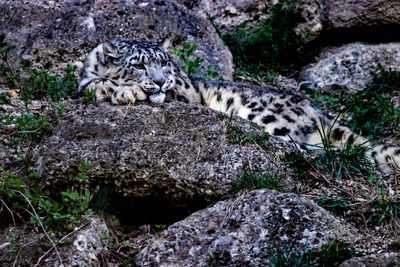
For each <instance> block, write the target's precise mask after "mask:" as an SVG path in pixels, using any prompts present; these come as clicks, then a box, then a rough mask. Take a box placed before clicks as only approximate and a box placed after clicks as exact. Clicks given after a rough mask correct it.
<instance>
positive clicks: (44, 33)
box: [0, 0, 233, 79]
mask: <svg viewBox="0 0 400 267" xmlns="http://www.w3.org/2000/svg"><path fill="white" fill-rule="evenodd" d="M0 14H1V16H0V25H1V28H0V33H5V34H7V41H8V42H9V43H13V44H15V45H16V50H15V53H14V54H13V56H14V57H13V59H12V60H11V61H12V62H17V63H18V62H20V60H21V58H24V59H29V60H30V61H31V62H33V64H34V66H36V67H44V68H46V69H50V70H51V71H55V72H58V71H60V70H64V68H65V66H66V65H67V63H68V64H77V65H78V67H82V66H83V64H82V63H83V62H84V59H85V57H86V55H87V53H88V52H89V51H90V50H91V49H93V48H94V47H95V46H96V45H97V44H99V43H101V42H103V41H106V40H110V39H113V38H133V39H146V40H150V41H161V40H163V39H164V38H169V39H170V40H171V44H172V46H178V47H179V45H180V44H181V43H182V42H184V41H186V40H189V41H190V42H192V43H196V44H197V45H198V49H197V51H196V52H195V56H199V57H202V58H203V59H205V61H206V63H203V65H204V66H203V67H204V69H207V66H210V65H212V66H213V67H214V69H215V70H216V71H217V72H218V73H219V74H220V75H223V76H224V78H225V79H230V78H231V77H232V72H233V64H232V56H231V54H230V52H229V50H228V49H227V48H226V47H225V46H224V45H223V43H222V41H221V40H220V38H219V37H218V35H217V34H216V33H215V31H214V29H213V27H212V26H211V24H210V23H209V22H208V21H206V20H203V19H201V18H199V17H197V16H195V15H194V14H192V13H191V12H188V11H187V10H186V9H185V8H184V7H182V6H179V5H176V4H174V3H172V2H171V1H157V0H149V1H124V0H113V1H108V0H96V1H86V0H74V1H44V0H40V1H36V0H26V1H5V0H0Z"/></svg>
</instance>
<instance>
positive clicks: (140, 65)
mask: <svg viewBox="0 0 400 267" xmlns="http://www.w3.org/2000/svg"><path fill="white" fill-rule="evenodd" d="M133 67H134V68H135V69H138V70H144V69H146V67H145V66H144V65H143V64H134V65H133Z"/></svg>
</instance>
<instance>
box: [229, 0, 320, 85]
mask: <svg viewBox="0 0 400 267" xmlns="http://www.w3.org/2000/svg"><path fill="white" fill-rule="evenodd" d="M297 2H298V1H297V0H287V1H282V2H280V3H277V4H276V5H274V6H273V7H272V8H271V10H270V16H269V17H268V18H267V19H265V20H264V21H263V22H262V23H261V25H259V26H258V27H257V28H255V29H249V28H248V27H247V24H246V22H245V23H242V24H241V25H240V26H239V27H237V28H236V30H235V32H234V33H227V34H224V35H223V36H222V39H223V40H224V42H225V44H226V45H227V46H228V47H229V49H230V50H231V52H232V55H233V60H234V63H235V65H236V71H237V74H239V75H243V74H244V75H246V76H249V75H250V76H253V77H254V76H262V77H265V78H267V79H269V80H270V79H271V78H272V77H276V75H277V73H282V74H291V73H293V70H294V69H296V68H298V67H300V66H301V65H302V64H303V63H304V62H305V61H306V60H308V59H309V58H311V57H312V56H314V55H316V52H312V53H308V52H306V51H305V50H304V49H303V46H304V43H305V39H306V38H305V36H303V35H300V34H297V33H296V32H295V27H296V25H297V24H298V22H299V21H300V20H301V16H300V14H299V13H298V12H297V11H296V9H295V5H296V3H297Z"/></svg>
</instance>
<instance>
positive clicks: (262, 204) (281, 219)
mask: <svg viewBox="0 0 400 267" xmlns="http://www.w3.org/2000/svg"><path fill="white" fill-rule="evenodd" d="M355 237H356V235H355V234H354V233H353V230H352V229H351V227H350V226H348V225H347V224H345V223H344V222H342V221H339V220H338V219H336V218H334V217H333V216H332V215H330V214H329V213H328V212H327V211H325V210H324V209H322V208H320V207H319V206H317V205H316V204H314V203H313V202H311V201H309V200H306V199H304V198H301V197H299V196H297V195H294V194H282V193H277V192H276V191H271V190H266V189H262V190H255V191H251V192H246V193H243V194H242V195H240V196H238V197H237V198H233V199H229V200H225V201H221V202H218V203H217V204H215V205H213V206H211V207H209V208H207V209H205V210H201V211H198V212H196V213H194V214H192V215H191V216H190V217H188V218H186V219H185V220H183V221H180V222H177V223H175V224H173V225H171V226H170V227H168V229H167V230H165V231H164V232H162V233H161V234H160V235H159V236H156V237H154V238H153V239H152V240H150V241H149V244H148V245H147V246H146V247H145V248H144V249H143V250H142V251H141V252H140V253H139V254H138V255H137V257H136V264H138V265H139V266H172V265H174V264H178V265H179V266H269V265H268V264H269V259H268V256H267V255H268V252H269V251H271V249H277V250H280V251H285V252H289V251H290V252H291V253H292V256H299V255H301V254H302V253H303V252H304V251H305V250H306V249H312V248H318V247H320V246H321V245H322V244H325V243H328V242H330V241H332V240H334V239H341V240H354V238H355Z"/></svg>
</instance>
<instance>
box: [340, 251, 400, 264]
mask: <svg viewBox="0 0 400 267" xmlns="http://www.w3.org/2000/svg"><path fill="white" fill-rule="evenodd" d="M399 264H400V254H399V253H395V252H389V253H382V254H374V255H368V256H364V257H357V258H352V259H349V260H347V261H344V262H343V263H342V264H341V265H340V267H390V266H399Z"/></svg>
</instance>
